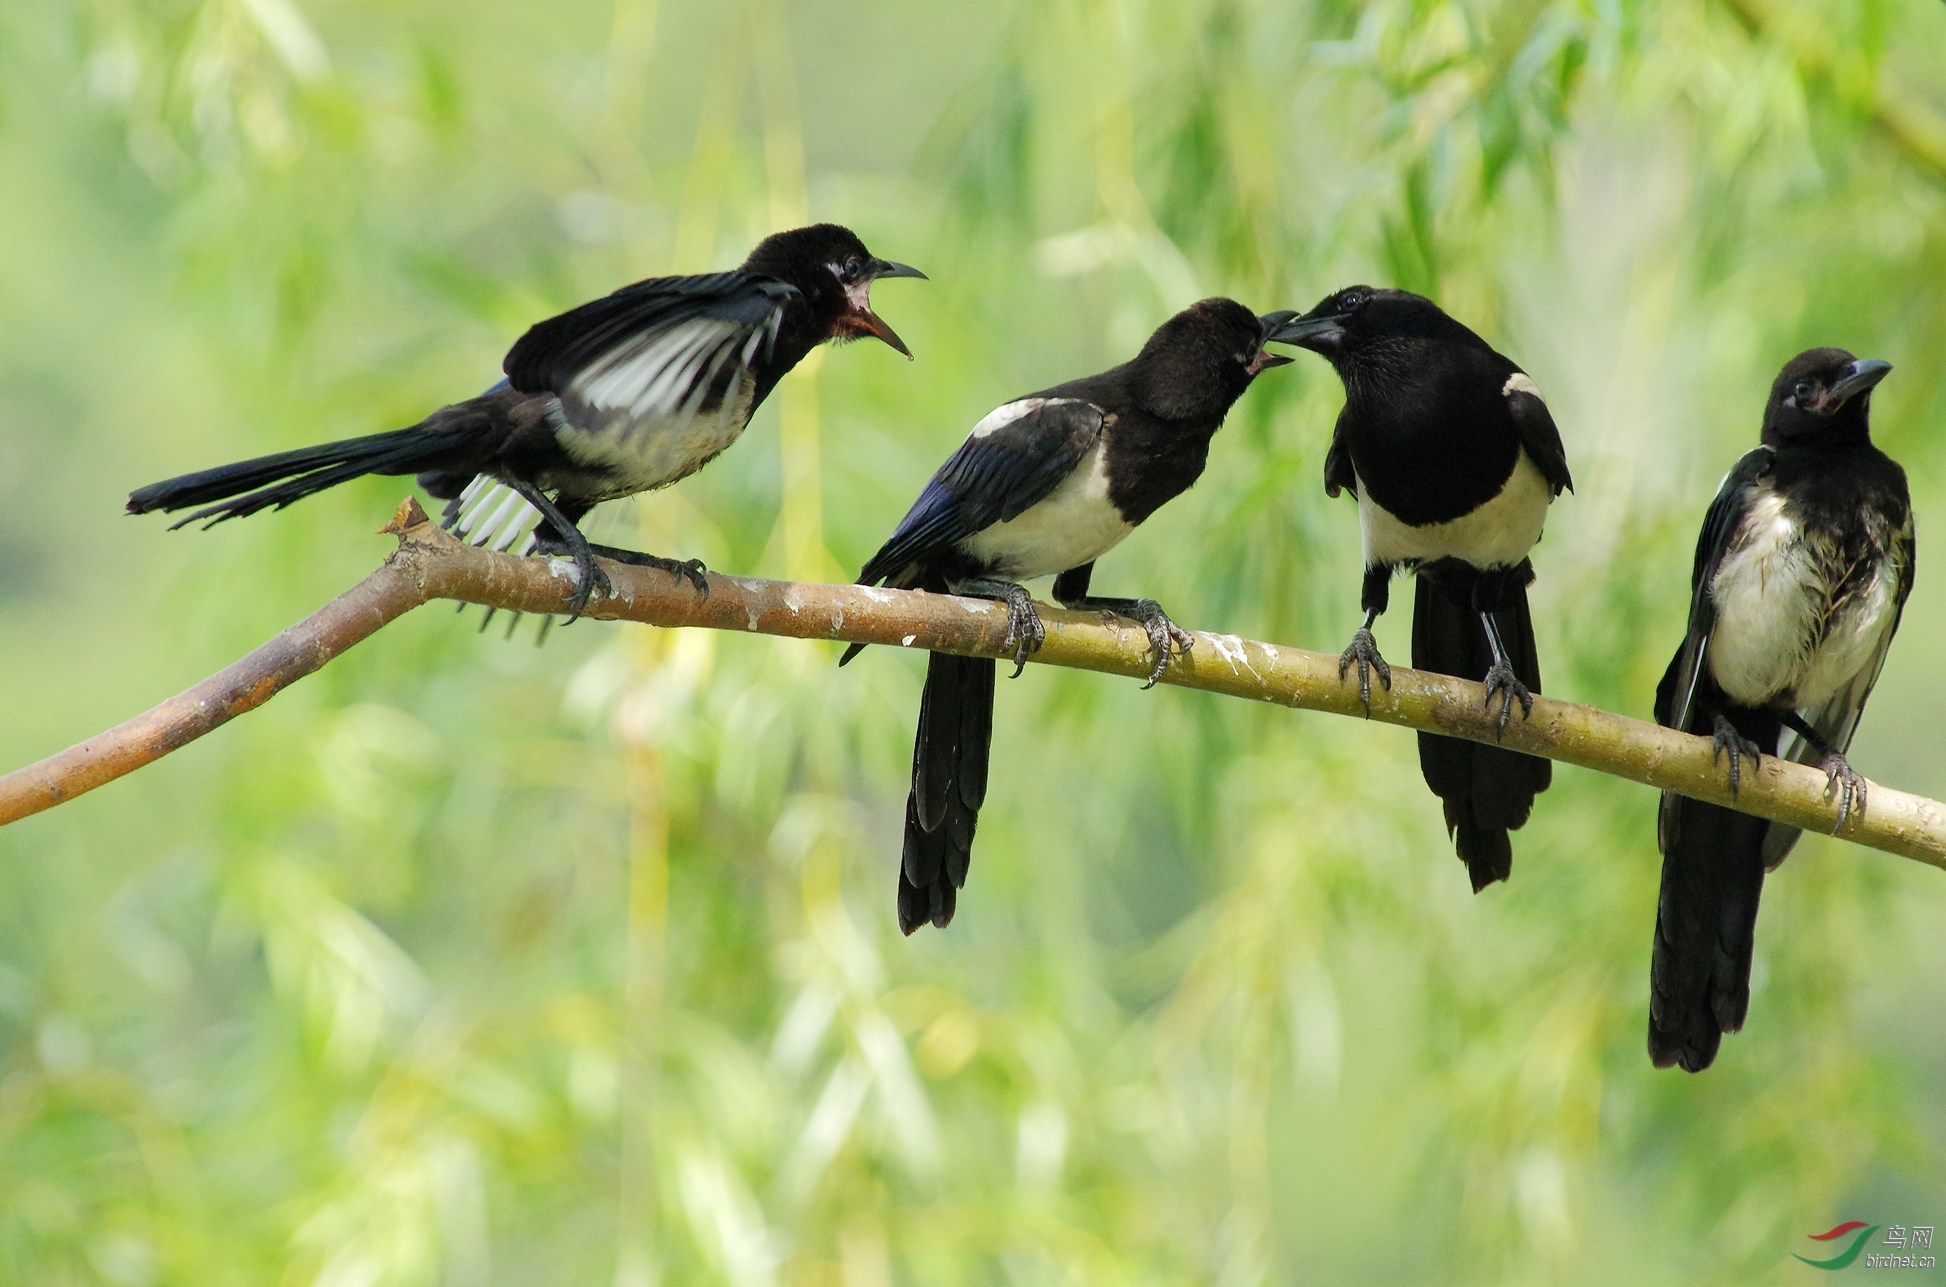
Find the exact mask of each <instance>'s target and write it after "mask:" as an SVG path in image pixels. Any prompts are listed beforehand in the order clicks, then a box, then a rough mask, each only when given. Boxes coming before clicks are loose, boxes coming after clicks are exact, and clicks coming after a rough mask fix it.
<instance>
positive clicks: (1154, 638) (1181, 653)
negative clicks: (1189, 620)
mask: <svg viewBox="0 0 1946 1287" xmlns="http://www.w3.org/2000/svg"><path fill="white" fill-rule="evenodd" d="M1101 617H1102V620H1103V622H1105V623H1106V622H1112V621H1113V620H1114V619H1115V618H1116V617H1124V618H1126V619H1128V620H1130V621H1133V622H1135V623H1137V624H1138V625H1140V626H1141V627H1142V629H1144V630H1145V631H1147V632H1148V635H1149V656H1150V657H1152V658H1154V659H1155V664H1154V665H1153V666H1151V667H1150V668H1149V682H1148V683H1146V684H1143V685H1142V687H1144V688H1154V687H1155V686H1156V683H1157V681H1159V680H1160V679H1161V678H1162V672H1163V671H1165V670H1167V669H1169V660H1170V658H1172V657H1187V656H1188V655H1189V650H1190V649H1191V648H1193V647H1195V646H1196V636H1195V635H1192V634H1190V633H1189V632H1188V631H1187V630H1184V629H1183V628H1182V627H1181V626H1179V625H1177V624H1176V623H1175V622H1173V621H1171V620H1170V619H1169V614H1168V613H1166V612H1164V611H1163V610H1162V605H1161V604H1159V603H1157V602H1156V601H1155V600H1154V599H1136V600H1134V601H1133V602H1131V603H1129V604H1128V606H1126V607H1123V608H1117V609H1115V610H1113V611H1104V612H1103V613H1102V614H1101Z"/></svg>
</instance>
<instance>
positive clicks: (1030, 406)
mask: <svg viewBox="0 0 1946 1287" xmlns="http://www.w3.org/2000/svg"><path fill="white" fill-rule="evenodd" d="M1079 401H1080V399H1079V398H1022V399H1020V401H1018V402H1007V403H1002V404H1001V405H1000V406H997V407H995V408H994V409H993V410H991V411H989V412H987V413H986V414H985V415H984V416H981V417H980V423H979V424H976V425H974V426H973V432H972V433H970V434H968V435H967V436H968V437H969V438H984V437H986V436H987V435H988V434H990V433H995V432H997V431H999V430H1001V429H1005V428H1006V427H1007V426H1008V425H1010V424H1012V423H1013V422H1014V421H1016V420H1018V419H1020V418H1021V417H1022V416H1031V415H1033V414H1034V413H1035V412H1036V411H1039V410H1040V409H1041V408H1042V407H1048V406H1053V405H1055V404H1057V403H1062V402H1079Z"/></svg>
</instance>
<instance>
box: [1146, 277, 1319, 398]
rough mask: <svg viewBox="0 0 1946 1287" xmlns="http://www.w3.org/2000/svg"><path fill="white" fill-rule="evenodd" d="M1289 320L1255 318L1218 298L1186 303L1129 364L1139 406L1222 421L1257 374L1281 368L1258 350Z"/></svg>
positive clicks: (1274, 316) (1281, 315) (1280, 316)
mask: <svg viewBox="0 0 1946 1287" xmlns="http://www.w3.org/2000/svg"><path fill="white" fill-rule="evenodd" d="M1289 316H1290V315H1289V314H1288V313H1278V314H1272V315H1269V316H1267V317H1263V318H1260V317H1258V316H1257V315H1256V314H1255V313H1252V312H1251V311H1250V310H1249V309H1247V308H1245V307H1244V306H1243V305H1241V304H1239V303H1237V302H1236V301H1235V300H1233V299H1224V298H1222V297H1220V296H1217V297H1213V298H1210V299H1204V300H1198V301H1197V302H1196V303H1194V304H1191V305H1190V306H1189V307H1188V308H1185V309H1184V310H1183V311H1182V312H1180V313H1177V314H1176V315H1175V316H1174V317H1172V318H1170V319H1169V320H1168V321H1166V322H1164V323H1163V324H1162V325H1161V326H1158V327H1157V328H1156V329H1155V333H1154V334H1153V335H1151V336H1149V339H1148V342H1147V343H1146V344H1144V345H1143V346H1142V351H1141V352H1140V353H1139V354H1137V355H1136V357H1135V360H1134V362H1132V363H1131V364H1130V366H1131V367H1132V369H1133V374H1134V375H1135V376H1136V377H1137V392H1138V396H1139V397H1140V398H1141V400H1142V403H1143V405H1144V406H1145V407H1147V408H1148V409H1149V410H1151V411H1153V412H1154V413H1155V414H1157V415H1160V416H1163V417H1165V418H1166V419H1170V420H1196V419H1207V418H1211V417H1214V418H1215V419H1217V420H1221V419H1222V418H1223V416H1224V415H1225V414H1227V413H1228V412H1229V410H1230V405H1231V404H1232V403H1234V402H1235V401H1236V400H1237V399H1238V398H1240V397H1242V396H1243V391H1244V390H1245V389H1248V388H1249V387H1250V381H1251V380H1253V379H1255V378H1256V376H1257V373H1258V372H1260V371H1262V370H1264V369H1265V368H1267V367H1271V366H1281V365H1282V364H1283V363H1282V361H1280V360H1279V359H1278V358H1276V357H1273V356H1271V355H1270V354H1267V353H1265V352H1264V351H1263V346H1264V341H1265V339H1266V338H1267V335H1268V332H1269V331H1271V330H1273V329H1275V327H1276V326H1277V325H1280V324H1281V323H1282V322H1283V321H1285V320H1286V319H1288V317H1289Z"/></svg>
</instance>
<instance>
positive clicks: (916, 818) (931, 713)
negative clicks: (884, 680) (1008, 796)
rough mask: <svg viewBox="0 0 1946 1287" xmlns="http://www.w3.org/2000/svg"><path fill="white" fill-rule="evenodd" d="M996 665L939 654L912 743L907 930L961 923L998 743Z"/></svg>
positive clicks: (903, 867) (902, 924)
mask: <svg viewBox="0 0 1946 1287" xmlns="http://www.w3.org/2000/svg"><path fill="white" fill-rule="evenodd" d="M993 682H994V662H993V660H992V658H989V657H955V656H952V655H950V654H948V653H940V652H936V653H933V654H932V656H931V658H930V659H929V660H928V662H927V664H926V691H925V695H924V696H923V697H922V698H921V699H920V702H919V729H918V733H917V735H916V736H915V737H914V739H913V745H912V792H911V794H910V795H909V796H907V798H906V805H905V852H904V856H903V859H902V861H901V863H900V866H899V929H900V930H901V931H902V932H904V933H906V934H910V933H912V932H913V931H914V930H916V929H918V928H919V927H920V926H921V925H924V924H926V923H927V922H928V921H930V922H931V923H932V924H934V925H936V926H939V927H940V928H944V927H945V926H946V924H947V923H948V922H950V921H951V920H952V919H953V910H954V906H955V903H956V902H957V900H958V895H959V889H960V886H962V885H964V884H965V883H966V867H967V860H968V858H969V857H970V856H971V854H972V851H973V832H974V830H975V828H976V827H977V826H978V824H979V820H980V805H981V804H983V803H984V802H985V800H986V790H987V751H988V747H989V746H990V744H991V742H992V739H993Z"/></svg>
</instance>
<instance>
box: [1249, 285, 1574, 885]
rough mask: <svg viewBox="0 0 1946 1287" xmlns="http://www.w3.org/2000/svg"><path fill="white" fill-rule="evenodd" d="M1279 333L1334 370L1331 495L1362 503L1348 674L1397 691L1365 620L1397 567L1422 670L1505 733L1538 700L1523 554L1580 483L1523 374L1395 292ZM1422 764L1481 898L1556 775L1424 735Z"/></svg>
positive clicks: (1356, 294) (1322, 309)
mask: <svg viewBox="0 0 1946 1287" xmlns="http://www.w3.org/2000/svg"><path fill="white" fill-rule="evenodd" d="M1271 339H1273V340H1277V341H1280V342H1283V343H1288V344H1297V345H1301V346H1303V347H1304V348H1307V349H1311V350H1312V351H1314V352H1316V353H1320V354H1322V355H1323V356H1324V357H1325V358H1326V359H1328V360H1329V361H1330V363H1331V365H1332V367H1333V369H1335V370H1336V371H1337V373H1338V376H1339V378H1340V379H1341V380H1342V381H1343V383H1344V386H1345V406H1344V410H1343V411H1341V412H1340V413H1339V414H1338V424H1337V428H1336V430H1335V431H1334V432H1333V434H1332V437H1331V449H1330V451H1329V452H1328V453H1327V454H1326V456H1325V461H1324V488H1325V491H1326V492H1327V493H1328V494H1329V495H1332V496H1336V495H1338V494H1339V493H1340V492H1341V491H1349V492H1350V493H1351V494H1352V495H1353V496H1354V497H1355V498H1357V501H1358V520H1359V527H1360V529H1361V531H1362V533H1363V535H1364V546H1365V582H1364V590H1363V593H1362V595H1361V600H1360V606H1362V607H1363V608H1364V609H1365V620H1364V624H1362V625H1361V626H1359V628H1358V630H1357V632H1356V633H1354V634H1353V635H1352V638H1351V646H1350V647H1348V648H1346V649H1345V652H1344V655H1343V656H1342V657H1341V658H1340V659H1339V662H1338V674H1339V676H1340V677H1341V678H1342V677H1343V676H1344V675H1345V673H1346V671H1347V670H1348V669H1350V668H1351V667H1353V666H1356V667H1357V670H1358V695H1359V697H1360V698H1361V699H1363V701H1364V702H1365V709H1366V711H1367V712H1369V711H1370V710H1371V677H1372V673H1373V672H1374V671H1376V672H1377V674H1378V678H1379V682H1380V683H1381V684H1382V685H1384V686H1385V687H1387V688H1390V687H1391V685H1392V673H1391V669H1390V667H1388V666H1387V665H1386V664H1385V659H1384V658H1383V657H1382V656H1380V655H1379V651H1378V643H1377V641H1376V640H1375V639H1374V638H1373V635H1372V623H1373V622H1374V621H1376V620H1378V617H1379V614H1380V613H1382V612H1384V611H1385V608H1386V604H1387V602H1388V601H1389V596H1390V583H1391V579H1392V574H1393V573H1394V572H1395V571H1400V570H1404V571H1414V572H1416V573H1417V585H1416V588H1415V592H1414V598H1413V610H1412V611H1413V616H1412V664H1413V665H1414V666H1415V667H1418V668H1420V669H1422V670H1432V671H1438V672H1440V673H1442V674H1448V675H1479V674H1482V673H1484V675H1485V679H1486V689H1487V693H1486V700H1487V703H1488V705H1489V706H1491V705H1492V703H1493V701H1494V700H1495V698H1498V699H1499V701H1500V725H1501V727H1503V728H1504V727H1505V726H1506V723H1507V719H1508V717H1509V715H1510V713H1511V711H1512V709H1513V707H1514V705H1515V704H1516V703H1518V704H1519V706H1520V709H1521V715H1522V717H1523V718H1525V717H1526V715H1527V714H1528V713H1529V712H1530V711H1531V709H1532V707H1533V700H1534V699H1533V694H1534V693H1537V692H1539V691H1540V687H1541V676H1540V663H1539V661H1538V659H1537V658H1536V656H1535V649H1534V626H1533V622H1532V620H1531V619H1530V618H1529V616H1528V612H1527V585H1528V583H1529V582H1530V581H1532V580H1533V579H1534V568H1533V564H1532V563H1530V562H1529V561H1528V557H1527V555H1528V551H1530V550H1531V549H1533V547H1534V545H1535V543H1536V542H1538V541H1539V540H1540V539H1541V528H1542V525H1543V524H1544V523H1545V521H1546V518H1547V507H1548V506H1549V505H1550V504H1551V503H1552V502H1553V500H1554V498H1555V497H1556V496H1558V495H1560V494H1561V492H1562V491H1563V490H1564V489H1570V490H1571V489H1572V488H1573V485H1574V484H1573V480H1572V479H1571V478H1570V477H1569V475H1568V462H1567V456H1566V453H1565V452H1564V451H1563V450H1562V447H1561V435H1560V432H1559V431H1558V430H1557V429H1556V428H1555V427H1554V418H1553V417H1552V416H1551V415H1549V414H1548V410H1547V404H1546V403H1545V402H1544V401H1542V399H1541V394H1540V390H1539V389H1538V388H1536V387H1535V385H1534V382H1533V381H1532V380H1530V379H1529V378H1528V377H1527V375H1526V373H1525V372H1523V371H1522V370H1521V369H1520V368H1519V367H1518V366H1516V365H1514V364H1513V362H1511V361H1509V360H1508V359H1507V358H1504V357H1502V356H1501V355H1500V354H1498V353H1496V352H1494V351H1493V349H1492V348H1491V347H1490V346H1489V345H1488V344H1487V342H1486V341H1485V340H1483V339H1481V338H1480V337H1479V336H1477V335H1475V334H1474V333H1473V332H1472V331H1470V330H1468V329H1467V328H1466V327H1465V326H1463V325H1461V324H1460V323H1459V322H1457V321H1455V320H1454V319H1452V318H1451V317H1448V316H1447V315H1446V314H1445V313H1444V312H1442V311H1441V310H1440V308H1439V306H1438V305H1436V304H1434V303H1433V302H1432V301H1431V300H1429V299H1426V298H1424V297H1422V296H1419V295H1414V294H1410V293H1409V292H1406V291H1402V290H1376V289H1374V288H1372V287H1369V286H1352V287H1349V288H1347V289H1345V290H1341V291H1338V292H1336V293H1335V294H1333V295H1330V296H1328V297H1326V298H1325V299H1324V301H1323V302H1322V303H1320V304H1319V305H1318V306H1317V307H1316V308H1314V309H1312V310H1311V311H1310V312H1308V313H1306V314H1304V315H1303V316H1302V317H1299V318H1295V319H1293V320H1292V321H1291V322H1289V323H1288V324H1287V325H1285V326H1284V327H1283V328H1281V329H1280V330H1279V331H1278V332H1277V333H1276V334H1274V335H1272V336H1271ZM1419 767H1420V771H1421V772H1422V773H1423V774H1424V776H1425V779H1426V785H1428V786H1430V787H1431V788H1432V789H1433V793H1434V794H1436V795H1438V796H1439V798H1440V801H1441V803H1442V804H1443V805H1444V807H1445V813H1446V829H1447V831H1448V833H1450V834H1451V835H1452V837H1453V841H1454V847H1455V848H1456V849H1457V850H1458V852H1459V856H1460V858H1461V859H1462V860H1464V861H1465V863H1466V868H1467V873H1468V875H1469V876H1470V877H1471V878H1472V881H1473V888H1474V890H1475V891H1476V892H1477V891H1478V890H1481V889H1484V888H1485V887H1486V886H1487V885H1489V884H1491V883H1492V882H1494V881H1496V880H1505V879H1506V878H1507V873H1508V871H1509V870H1510V869H1511V868H1512V864H1513V847H1512V845H1511V844H1510V842H1509V841H1508V839H1507V833H1508V832H1509V831H1511V830H1513V829H1515V828H1518V827H1520V826H1521V825H1522V824H1523V823H1525V822H1526V821H1527V815H1528V812H1529V811H1530V810H1531V809H1532V808H1533V804H1534V797H1535V796H1536V795H1538V794H1539V793H1540V792H1542V791H1545V790H1547V787H1548V783H1549V781H1550V780H1551V771H1550V768H1549V765H1548V762H1547V761H1546V760H1543V759H1538V758H1536V757H1533V756H1528V755H1521V754H1518V753H1516V752H1513V751H1507V750H1502V749H1500V748H1499V747H1493V746H1482V745H1480V744H1478V743H1475V742H1466V741H1461V740H1459V739H1457V738H1450V737H1440V736H1437V735H1435V734H1431V733H1421V734H1420V735H1419Z"/></svg>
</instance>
